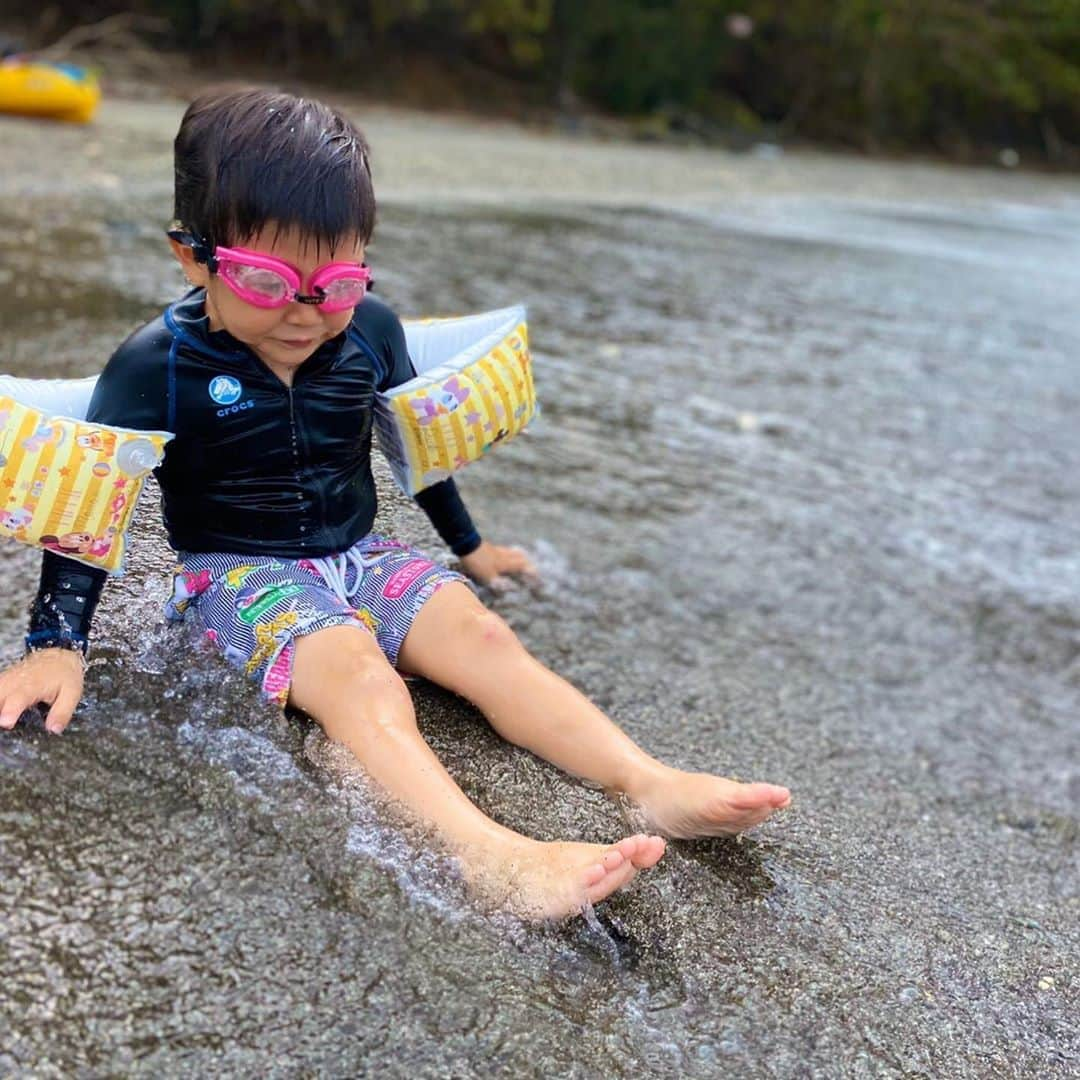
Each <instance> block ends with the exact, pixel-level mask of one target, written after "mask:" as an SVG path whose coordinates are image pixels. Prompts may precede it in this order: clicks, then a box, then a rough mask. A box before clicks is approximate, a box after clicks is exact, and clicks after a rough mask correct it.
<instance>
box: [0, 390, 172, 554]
mask: <svg viewBox="0 0 1080 1080" xmlns="http://www.w3.org/2000/svg"><path fill="white" fill-rule="evenodd" d="M96 382H97V379H96V378H90V379H16V378H14V377H13V376H10V375H0V536H10V537H13V538H14V539H16V540H20V541H22V542H23V543H26V544H34V545H36V546H38V547H41V548H46V549H48V550H49V551H56V552H59V553H60V554H61V555H66V556H67V557H68V558H71V559H77V560H78V561H79V562H82V563H86V564H87V565H88V566H97V567H100V568H101V569H103V570H108V571H109V572H110V573H112V574H117V573H120V572H121V567H122V564H123V559H124V546H125V541H126V536H125V533H126V531H127V528H128V526H129V525H130V524H131V515H132V512H133V511H134V509H135V504H136V503H137V502H138V500H139V494H140V492H141V491H142V486H143V482H144V481H145V480H146V476H147V474H148V473H149V472H150V471H151V470H152V469H154V468H156V467H157V465H158V464H159V463H160V462H161V459H162V456H163V454H164V450H165V444H166V443H167V442H168V441H169V440H170V439H171V438H172V435H171V434H169V433H168V432H166V431H129V430H128V429H126V428H114V427H104V426H102V425H100V424H88V423H87V422H86V421H85V420H83V419H82V417H84V416H85V415H86V408H87V406H88V405H89V403H90V395H91V394H92V393H93V389H94V384H95V383H96Z"/></svg>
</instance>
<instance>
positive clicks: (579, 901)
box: [289, 626, 664, 917]
mask: <svg viewBox="0 0 1080 1080" xmlns="http://www.w3.org/2000/svg"><path fill="white" fill-rule="evenodd" d="M289 700H290V702H291V703H292V704H293V705H295V706H296V707H297V708H300V709H303V711H304V712H306V713H307V714H308V715H309V716H312V717H313V718H314V719H315V720H317V721H318V722H319V724H320V725H321V726H322V728H323V729H324V730H325V732H326V734H327V735H328V736H329V737H330V738H331V739H332V740H333V741H335V742H340V743H343V744H344V745H345V746H347V747H348V748H349V749H350V750H351V751H352V752H353V753H354V754H355V755H356V757H357V758H358V760H359V762H360V764H361V765H362V766H363V767H364V770H365V771H366V772H367V774H368V775H369V776H370V777H371V778H372V780H374V781H375V783H376V784H378V785H379V786H380V787H381V788H383V789H384V790H385V791H386V792H387V793H388V794H389V795H391V796H392V797H393V798H394V799H396V800H398V801H399V802H401V803H403V804H404V805H405V806H406V807H407V809H408V810H410V811H411V812H412V814H413V815H414V816H416V817H418V818H420V819H421V820H422V821H423V822H425V823H426V824H429V825H431V826H433V827H434V828H435V829H436V830H437V831H438V832H439V833H440V834H441V835H442V837H443V838H444V839H445V841H446V842H447V844H448V845H449V847H450V848H451V850H452V851H454V853H455V854H456V855H457V856H458V858H459V859H460V861H461V864H462V866H463V869H464V871H465V873H466V876H467V877H469V878H470V880H471V881H472V883H473V884H474V885H475V886H476V887H478V888H479V889H480V890H481V891H482V892H483V893H485V894H486V895H487V896H489V897H492V896H494V897H497V898H498V899H499V900H500V901H502V902H506V903H507V904H508V906H511V907H513V908H515V909H516V910H517V911H519V912H520V913H521V914H524V915H529V916H537V917H551V916H560V915H566V914H570V913H571V912H574V911H578V910H580V909H581V908H582V906H583V904H584V901H585V900H589V901H590V902H595V901H597V900H601V899H603V897H605V896H607V895H609V894H610V893H612V892H614V891H615V890H616V889H618V888H620V887H621V886H623V885H625V884H626V883H627V882H628V881H629V880H630V878H632V877H633V876H634V874H635V873H637V871H638V870H640V869H644V868H645V867H649V866H652V865H653V864H654V863H656V861H657V860H658V859H659V858H660V856H661V855H662V854H663V852H664V843H663V841H662V840H661V839H660V838H659V837H647V836H631V837H627V838H625V839H623V840H620V841H619V842H618V843H617V844H612V845H610V846H605V845H603V844H577V843H566V844H546V843H541V842H539V841H536V840H530V839H529V838H528V837H525V836H521V835H520V834H518V833H515V832H513V831H512V830H510V829H507V828H505V827H504V826H502V825H499V824H497V823H496V822H494V821H492V820H491V819H490V818H488V817H486V816H485V815H484V814H483V813H482V812H481V811H480V810H479V809H478V808H477V807H476V806H474V805H473V804H472V803H471V802H470V801H469V799H468V798H467V797H466V795H465V793H464V792H463V791H462V790H461V789H460V788H459V787H458V786H457V784H455V783H454V781H453V779H452V778H451V777H450V775H449V773H447V771H446V770H445V769H444V768H443V766H442V763H441V762H440V761H439V759H438V758H437V757H436V756H435V755H434V753H432V751H431V748H430V747H429V746H428V744H427V743H426V742H425V741H424V739H423V736H421V734H420V732H419V730H418V728H417V726H416V718H415V714H414V712H413V706H412V699H411V698H410V696H409V692H408V689H407V688H406V687H405V685H404V684H403V683H402V681H401V679H400V678H399V677H398V675H397V673H396V672H395V671H394V670H393V668H391V667H390V665H389V664H388V663H387V661H386V659H385V657H384V656H383V654H382V653H381V651H380V650H379V647H378V645H377V644H376V643H375V641H374V639H373V638H372V637H371V636H370V635H369V634H367V633H366V632H365V631H363V630H361V629H359V628H356V629H354V628H352V627H347V626H338V627H331V628H329V629H326V630H321V631H319V632H317V633H314V634H311V635H309V636H307V637H302V638H299V639H298V640H297V642H296V655H295V657H294V666H293V679H292V690H291V693H290V697H289Z"/></svg>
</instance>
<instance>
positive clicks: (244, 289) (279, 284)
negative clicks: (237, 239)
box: [221, 262, 292, 307]
mask: <svg viewBox="0 0 1080 1080" xmlns="http://www.w3.org/2000/svg"><path fill="white" fill-rule="evenodd" d="M221 275H222V277H224V278H225V280H226V281H227V282H228V283H229V284H230V285H235V286H236V288H237V291H238V292H239V293H240V295H241V296H242V297H245V298H247V297H250V298H251V299H252V300H254V301H256V302H260V301H261V302H263V303H265V304H268V305H273V306H275V307H277V306H280V305H283V304H287V303H288V302H289V294H290V293H291V292H292V289H291V288H290V287H289V283H288V282H287V281H286V280H285V279H284V278H283V277H282V276H281V275H280V274H279V273H277V272H276V271H274V270H267V269H265V268H264V267H261V266H246V265H245V264H244V263H234V262H226V263H223V264H222V267H221Z"/></svg>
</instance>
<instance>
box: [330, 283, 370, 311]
mask: <svg viewBox="0 0 1080 1080" xmlns="http://www.w3.org/2000/svg"><path fill="white" fill-rule="evenodd" d="M319 289H320V291H321V293H322V296H323V303H322V307H323V310H324V311H343V310H344V309H345V308H350V307H356V305H357V304H359V303H360V301H361V300H363V299H364V294H365V293H366V292H367V281H366V280H365V279H364V278H359V277H335V278H332V279H331V280H330V281H327V282H324V283H323V284H321V285H320V286H319Z"/></svg>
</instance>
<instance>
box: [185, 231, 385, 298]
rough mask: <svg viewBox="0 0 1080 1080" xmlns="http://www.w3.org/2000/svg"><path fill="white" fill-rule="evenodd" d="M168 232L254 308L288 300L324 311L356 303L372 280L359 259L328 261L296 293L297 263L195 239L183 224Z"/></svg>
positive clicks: (300, 283) (298, 283)
mask: <svg viewBox="0 0 1080 1080" xmlns="http://www.w3.org/2000/svg"><path fill="white" fill-rule="evenodd" d="M168 235H169V236H171V237H172V238H173V239H174V240H178V241H179V242H180V243H182V244H188V245H189V246H190V247H191V248H192V250H193V251H194V252H195V258H196V259H197V260H198V261H199V262H201V263H205V264H206V265H207V267H208V268H209V270H210V273H212V274H217V275H218V276H219V277H220V278H221V280H222V281H224V282H225V284H226V285H227V286H228V287H229V288H230V289H231V290H232V291H233V292H234V293H236V295H237V296H239V297H240V299H241V300H243V301H245V302H246V303H248V304H251V305H253V306H254V307H258V308H281V307H285V306H286V305H287V304H292V303H297V304H315V305H318V307H319V308H320V309H321V310H322V311H324V312H325V313H326V314H328V315H329V314H332V313H333V312H336V311H345V310H346V309H347V308H353V307H356V305H357V304H359V303H360V301H361V300H363V299H364V295H365V294H366V293H367V291H368V287H369V286H370V285H371V271H370V270H369V269H368V268H367V267H366V266H363V265H361V264H360V263H354V262H330V263H326V264H325V265H324V266H320V267H319V268H318V269H317V270H315V271H314V272H313V273H312V275H311V278H310V279H309V281H308V288H309V289H310V290H311V292H310V293H308V294H306V295H305V294H303V293H301V292H300V286H301V285H302V284H303V282H302V281H301V280H300V274H299V272H298V271H297V269H296V267H294V266H291V265H290V264H289V263H287V262H285V261H284V260H283V259H277V258H275V257H274V256H273V255H264V254H263V253H262V252H258V251H248V250H247V248H227V247H215V248H213V249H211V248H210V247H209V246H208V245H207V244H205V243H203V242H201V241H199V240H197V239H196V238H195V237H193V236H192V235H191V233H189V232H186V231H185V230H183V229H181V228H173V229H169V230H168Z"/></svg>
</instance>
